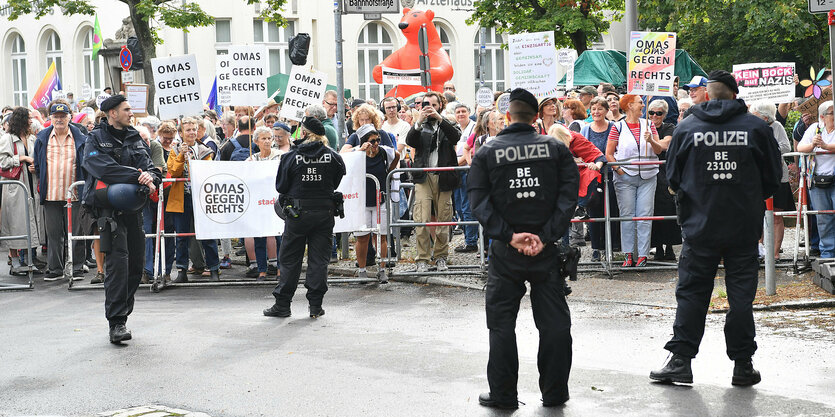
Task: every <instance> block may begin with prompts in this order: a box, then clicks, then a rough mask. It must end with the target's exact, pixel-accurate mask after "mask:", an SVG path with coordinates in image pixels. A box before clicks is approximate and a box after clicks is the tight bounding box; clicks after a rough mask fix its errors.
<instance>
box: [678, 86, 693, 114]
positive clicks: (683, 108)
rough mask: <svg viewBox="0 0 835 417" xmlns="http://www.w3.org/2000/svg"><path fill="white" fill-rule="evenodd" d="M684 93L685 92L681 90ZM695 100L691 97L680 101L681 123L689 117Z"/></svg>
mask: <svg viewBox="0 0 835 417" xmlns="http://www.w3.org/2000/svg"><path fill="white" fill-rule="evenodd" d="M681 91H684V90H681ZM693 104H694V103H693V100H692V99H691V98H690V97H687V98H683V99H681V100H679V101H678V121H679V122H681V121H682V120H684V118H685V117H687V116H688V115H689V114H690V112H689V110H690V108H691V107H693Z"/></svg>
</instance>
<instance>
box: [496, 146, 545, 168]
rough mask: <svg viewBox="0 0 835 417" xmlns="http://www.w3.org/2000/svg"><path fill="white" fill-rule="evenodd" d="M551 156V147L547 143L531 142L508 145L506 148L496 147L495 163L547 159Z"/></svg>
mask: <svg viewBox="0 0 835 417" xmlns="http://www.w3.org/2000/svg"><path fill="white" fill-rule="evenodd" d="M550 157H551V149H550V148H548V144H547V143H533V144H530V145H516V146H508V147H507V148H501V149H496V163H497V164H501V163H503V162H519V161H528V160H532V159H548V158H550Z"/></svg>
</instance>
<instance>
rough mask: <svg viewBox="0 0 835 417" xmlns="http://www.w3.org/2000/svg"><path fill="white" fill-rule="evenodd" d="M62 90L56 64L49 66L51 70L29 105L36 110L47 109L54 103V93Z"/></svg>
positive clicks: (47, 72)
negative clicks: (50, 103) (51, 102)
mask: <svg viewBox="0 0 835 417" xmlns="http://www.w3.org/2000/svg"><path fill="white" fill-rule="evenodd" d="M61 89H62V87H61V80H59V79H58V72H57V71H56V70H55V63H54V62H53V63H52V64H50V65H49V69H48V70H47V71H46V75H44V77H43V80H42V81H41V85H39V86H38V90H37V91H35V94H34V95H33V96H32V101H30V102H29V105H30V106H32V108H33V109H36V110H37V109H38V108H39V107H46V106H47V105H48V104H49V102H50V101H52V93H54V92H55V91H57V90H61Z"/></svg>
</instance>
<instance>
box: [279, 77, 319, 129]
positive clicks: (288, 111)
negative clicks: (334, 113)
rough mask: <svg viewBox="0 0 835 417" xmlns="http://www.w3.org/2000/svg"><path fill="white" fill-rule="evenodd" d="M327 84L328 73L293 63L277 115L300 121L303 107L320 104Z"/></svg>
mask: <svg viewBox="0 0 835 417" xmlns="http://www.w3.org/2000/svg"><path fill="white" fill-rule="evenodd" d="M327 84H328V74H326V73H324V72H320V71H316V70H314V69H313V68H310V67H303V66H301V65H293V69H292V70H290V79H289V80H288V81H287V93H286V94H285V95H284V104H282V106H281V113H279V115H278V116H279V117H284V118H287V119H291V120H297V121H301V120H302V118H303V117H304V109H305V107H307V106H309V105H311V104H321V103H322V97H323V96H324V94H325V87H326V86H327Z"/></svg>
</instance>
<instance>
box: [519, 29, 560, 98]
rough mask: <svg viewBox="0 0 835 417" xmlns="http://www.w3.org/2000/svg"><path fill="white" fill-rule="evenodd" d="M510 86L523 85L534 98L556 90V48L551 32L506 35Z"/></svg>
mask: <svg viewBox="0 0 835 417" xmlns="http://www.w3.org/2000/svg"><path fill="white" fill-rule="evenodd" d="M508 46H509V49H510V88H524V89H526V90H528V91H530V92H531V93H532V94H533V95H535V96H536V97H538V98H542V97H548V96H553V95H554V94H555V93H556V92H557V82H558V81H559V79H558V78H557V49H556V48H555V47H554V33H553V32H535V33H520V34H518V35H510V39H509V42H508Z"/></svg>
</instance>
